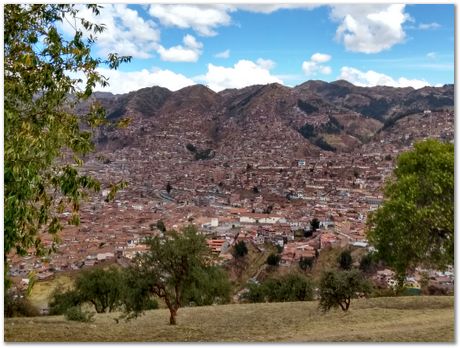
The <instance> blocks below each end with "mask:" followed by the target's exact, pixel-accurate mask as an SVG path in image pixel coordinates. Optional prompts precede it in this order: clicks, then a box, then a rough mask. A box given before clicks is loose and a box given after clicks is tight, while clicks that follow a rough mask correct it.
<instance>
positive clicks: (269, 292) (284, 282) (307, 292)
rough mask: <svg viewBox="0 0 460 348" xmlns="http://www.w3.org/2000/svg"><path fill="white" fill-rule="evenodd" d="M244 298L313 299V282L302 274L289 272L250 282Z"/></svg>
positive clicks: (258, 299)
mask: <svg viewBox="0 0 460 348" xmlns="http://www.w3.org/2000/svg"><path fill="white" fill-rule="evenodd" d="M248 290H249V291H248V292H247V293H246V294H245V296H244V298H245V299H246V300H247V301H249V302H265V301H268V302H289V301H311V300H313V282H312V281H311V279H310V278H308V277H305V276H303V275H301V274H296V273H289V274H286V275H284V276H279V277H273V278H268V279H266V280H265V281H264V282H262V283H261V284H250V285H249V286H248Z"/></svg>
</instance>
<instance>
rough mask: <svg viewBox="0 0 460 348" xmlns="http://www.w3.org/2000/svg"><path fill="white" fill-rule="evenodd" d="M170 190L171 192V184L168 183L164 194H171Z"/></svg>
mask: <svg viewBox="0 0 460 348" xmlns="http://www.w3.org/2000/svg"><path fill="white" fill-rule="evenodd" d="M171 190H172V186H171V184H170V183H169V182H168V183H167V184H166V192H167V193H168V195H169V194H170V193H171Z"/></svg>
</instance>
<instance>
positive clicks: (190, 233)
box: [126, 226, 221, 325]
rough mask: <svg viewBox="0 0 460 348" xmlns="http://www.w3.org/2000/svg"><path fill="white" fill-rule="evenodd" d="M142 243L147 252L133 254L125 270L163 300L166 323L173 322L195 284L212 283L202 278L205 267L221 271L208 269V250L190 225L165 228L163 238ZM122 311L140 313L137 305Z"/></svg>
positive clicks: (196, 287)
mask: <svg viewBox="0 0 460 348" xmlns="http://www.w3.org/2000/svg"><path fill="white" fill-rule="evenodd" d="M146 244H147V245H148V246H149V251H148V252H146V253H145V254H141V255H139V256H137V257H136V259H135V260H134V264H133V266H132V267H131V269H130V271H129V272H130V273H131V274H133V275H134V277H135V278H137V279H141V280H142V282H143V288H144V289H146V290H148V292H150V293H152V294H154V295H156V296H158V297H159V298H161V299H163V300H164V301H165V303H166V306H167V307H168V309H169V312H170V319H169V323H170V324H171V325H175V324H176V316H177V311H178V310H179V308H180V307H182V306H184V305H186V304H187V303H186V301H187V298H189V297H190V291H191V290H192V289H193V290H194V291H195V292H199V287H203V288H205V287H207V286H208V284H210V283H213V282H210V281H203V275H204V274H205V273H206V272H207V270H209V271H210V272H208V274H209V275H212V274H216V275H218V276H221V274H220V273H218V272H215V271H214V269H212V270H211V268H212V267H213V266H211V265H210V261H211V255H210V250H209V248H208V246H207V245H206V241H205V238H204V237H203V236H202V235H200V234H198V233H197V231H196V229H195V227H194V226H188V227H186V228H184V229H183V230H182V233H178V232H176V231H174V230H171V231H168V233H167V235H166V236H165V237H155V238H151V239H148V240H147V243H146ZM208 293H209V292H208ZM216 293H218V294H220V292H219V291H216ZM144 295H145V294H144ZM126 310H127V312H134V315H137V314H138V313H140V312H141V309H140V308H139V307H138V306H131V307H130V308H127V309H126Z"/></svg>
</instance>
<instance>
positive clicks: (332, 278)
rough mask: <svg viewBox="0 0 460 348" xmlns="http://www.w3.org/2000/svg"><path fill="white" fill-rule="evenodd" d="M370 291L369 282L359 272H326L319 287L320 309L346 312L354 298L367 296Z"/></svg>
mask: <svg viewBox="0 0 460 348" xmlns="http://www.w3.org/2000/svg"><path fill="white" fill-rule="evenodd" d="M370 290H371V287H370V284H369V282H368V281H367V280H366V279H365V278H364V276H363V275H362V274H361V273H360V272H359V271H357V270H352V271H339V272H337V271H326V272H324V273H323V274H322V276H321V280H320V285H319V296H320V300H319V307H320V308H321V309H322V310H323V311H328V310H330V309H331V308H333V307H340V308H342V310H343V311H345V312H346V311H347V310H348V308H349V307H350V302H351V299H352V298H356V297H358V294H364V295H367V294H368V293H369V292H370Z"/></svg>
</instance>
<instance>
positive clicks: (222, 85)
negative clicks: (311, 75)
mask: <svg viewBox="0 0 460 348" xmlns="http://www.w3.org/2000/svg"><path fill="white" fill-rule="evenodd" d="M196 79H198V80H201V81H203V82H204V83H206V84H207V85H208V86H209V88H211V89H212V90H214V91H216V92H219V91H221V90H223V89H226V88H242V87H246V86H251V85H255V84H267V83H272V82H278V83H281V84H282V83H283V81H282V80H281V79H280V78H278V77H276V76H273V75H271V74H270V71H269V69H267V68H266V66H265V67H264V66H261V65H260V64H258V63H254V62H253V61H250V60H244V59H242V60H239V61H238V62H237V63H236V64H235V65H234V66H233V67H229V68H227V67H223V66H216V65H213V64H208V71H207V73H206V75H203V76H199V77H197V78H196Z"/></svg>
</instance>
